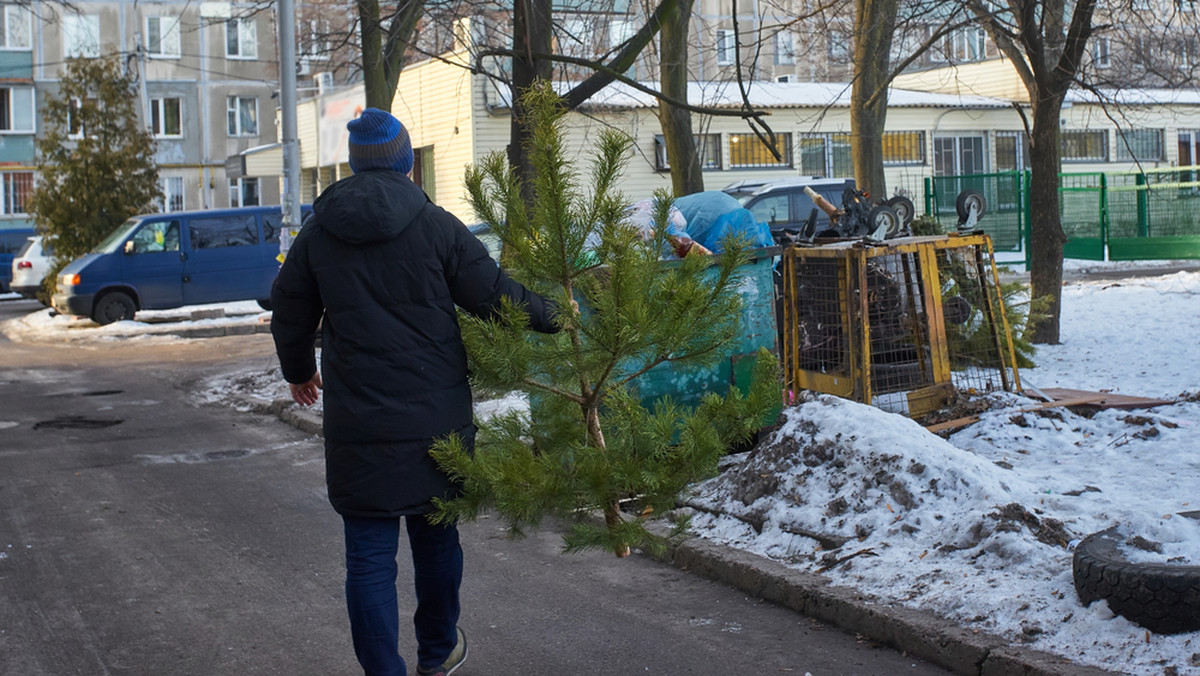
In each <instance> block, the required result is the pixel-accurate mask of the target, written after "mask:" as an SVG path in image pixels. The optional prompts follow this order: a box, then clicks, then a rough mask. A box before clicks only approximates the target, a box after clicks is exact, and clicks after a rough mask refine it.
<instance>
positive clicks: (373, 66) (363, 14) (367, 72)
mask: <svg viewBox="0 0 1200 676" xmlns="http://www.w3.org/2000/svg"><path fill="white" fill-rule="evenodd" d="M357 4H358V22H359V27H360V30H361V31H362V60H363V90H364V92H365V93H366V98H367V106H368V107H370V108H378V109H380V110H386V111H389V112H390V111H391V110H392V97H391V95H390V92H394V91H395V90H394V89H392V88H390V87H388V82H387V73H386V72H385V70H384V66H383V64H384V60H383V26H381V25H380V22H379V0H358V3H357Z"/></svg>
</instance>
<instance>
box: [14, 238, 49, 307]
mask: <svg viewBox="0 0 1200 676" xmlns="http://www.w3.org/2000/svg"><path fill="white" fill-rule="evenodd" d="M53 257H54V252H53V251H52V250H50V249H49V248H47V247H44V246H43V245H42V237H41V235H38V236H37V237H30V238H29V241H27V242H25V246H24V247H22V248H21V251H20V252H19V253H18V254H17V256H16V258H13V262H12V284H10V285H9V286H10V288H11V289H12V290H13V291H14V292H16V293H19V294H21V295H22V296H25V297H26V298H36V297H37V292H38V289H40V288H41V286H42V279H43V278H44V277H45V276H46V272H47V271H48V270H49V269H50V262H51V259H52V258H53Z"/></svg>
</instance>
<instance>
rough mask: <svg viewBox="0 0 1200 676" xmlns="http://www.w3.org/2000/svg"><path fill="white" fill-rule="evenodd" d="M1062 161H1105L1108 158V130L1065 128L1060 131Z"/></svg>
mask: <svg viewBox="0 0 1200 676" xmlns="http://www.w3.org/2000/svg"><path fill="white" fill-rule="evenodd" d="M1061 138H1062V158H1063V161H1064V162H1105V161H1107V160H1108V132H1107V131H1104V130H1101V131H1089V130H1087V129H1067V130H1064V131H1063V132H1062V137H1061Z"/></svg>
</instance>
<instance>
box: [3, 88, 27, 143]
mask: <svg viewBox="0 0 1200 676" xmlns="http://www.w3.org/2000/svg"><path fill="white" fill-rule="evenodd" d="M33 119H34V115H33V87H0V132H6V131H7V132H15V133H20V134H32V133H33V132H34V131H35V129H34V127H33Z"/></svg>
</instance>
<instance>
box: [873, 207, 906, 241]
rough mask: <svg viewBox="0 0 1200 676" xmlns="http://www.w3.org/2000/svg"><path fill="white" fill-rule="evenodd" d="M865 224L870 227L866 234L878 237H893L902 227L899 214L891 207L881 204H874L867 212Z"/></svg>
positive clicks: (902, 223)
mask: <svg viewBox="0 0 1200 676" xmlns="http://www.w3.org/2000/svg"><path fill="white" fill-rule="evenodd" d="M867 224H868V226H867V227H869V228H870V231H869V232H868V233H867V234H868V235H872V236H875V237H878V238H879V239H889V238H891V237H895V236H896V234H897V233H899V232H900V231H901V229H903V228H904V222H903V221H901V220H900V215H899V214H897V213H896V212H895V211H894V210H892V208H891V207H889V206H886V205H883V204H879V205H876V206H874V207H872V208H871V210H870V211H869V212H867Z"/></svg>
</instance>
